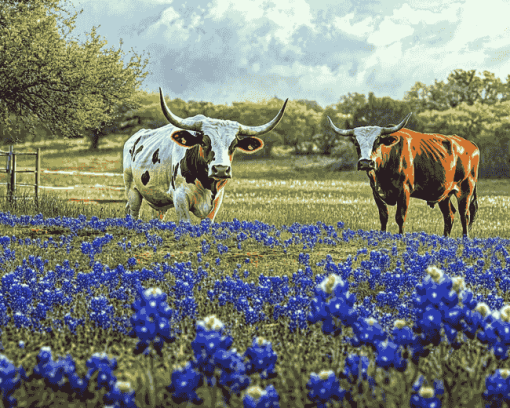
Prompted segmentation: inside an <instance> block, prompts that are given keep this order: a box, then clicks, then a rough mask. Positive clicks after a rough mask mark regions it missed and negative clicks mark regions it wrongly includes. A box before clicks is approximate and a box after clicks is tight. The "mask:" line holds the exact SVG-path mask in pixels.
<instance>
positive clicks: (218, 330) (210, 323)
mask: <svg viewBox="0 0 510 408" xmlns="http://www.w3.org/2000/svg"><path fill="white" fill-rule="evenodd" d="M223 328H224V325H223V323H222V322H221V321H220V320H219V319H217V318H216V316H214V315H212V316H208V317H206V318H205V319H204V320H199V321H198V322H197V328H196V330H197V334H196V337H195V339H194V340H193V341H192V342H191V348H192V350H193V353H194V355H195V360H194V361H193V363H192V364H193V368H196V369H198V370H199V371H200V372H202V373H203V374H204V375H205V376H206V378H207V382H208V384H209V386H212V385H213V381H212V376H213V374H214V369H215V366H216V362H215V359H214V355H215V353H216V351H218V350H228V349H230V347H231V346H232V343H233V339H232V337H230V336H223V335H222V333H223Z"/></svg>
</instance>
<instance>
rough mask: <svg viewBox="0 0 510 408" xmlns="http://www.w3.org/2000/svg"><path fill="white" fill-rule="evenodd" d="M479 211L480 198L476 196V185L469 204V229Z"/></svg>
mask: <svg viewBox="0 0 510 408" xmlns="http://www.w3.org/2000/svg"><path fill="white" fill-rule="evenodd" d="M477 212H478V198H477V196H476V185H475V189H474V190H473V197H472V198H471V204H469V226H468V227H469V229H471V225H472V224H473V221H474V220H475V218H476V213H477Z"/></svg>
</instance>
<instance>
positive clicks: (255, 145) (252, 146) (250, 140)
mask: <svg viewBox="0 0 510 408" xmlns="http://www.w3.org/2000/svg"><path fill="white" fill-rule="evenodd" d="M236 147H237V148H239V149H241V150H242V151H243V152H244V153H248V154H251V153H255V152H256V151H258V150H260V149H262V148H263V147H264V142H263V141H262V140H261V139H259V138H258V137H245V138H243V139H240V140H239V142H237V146H236Z"/></svg>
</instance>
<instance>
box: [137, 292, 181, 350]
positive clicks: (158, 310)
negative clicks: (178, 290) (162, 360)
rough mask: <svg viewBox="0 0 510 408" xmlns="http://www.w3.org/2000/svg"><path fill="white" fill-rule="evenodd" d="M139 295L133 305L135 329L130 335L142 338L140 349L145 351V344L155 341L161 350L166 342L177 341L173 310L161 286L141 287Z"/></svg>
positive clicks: (157, 347)
mask: <svg viewBox="0 0 510 408" xmlns="http://www.w3.org/2000/svg"><path fill="white" fill-rule="evenodd" d="M138 295H139V299H137V300H136V301H135V302H134V303H133V305H132V306H131V308H132V310H133V311H134V312H135V313H134V314H133V316H131V319H130V321H131V324H132V325H133V329H132V331H131V332H130V334H129V335H130V336H131V337H138V338H139V339H140V341H139V344H138V349H137V350H138V351H144V350H145V348H144V346H148V344H149V343H150V342H154V343H153V345H154V348H155V349H156V351H158V352H161V348H162V346H163V344H164V343H165V342H166V343H172V342H174V341H175V336H173V335H172V334H171V327H170V319H171V318H172V317H173V310H172V309H171V308H170V307H169V306H168V304H167V303H166V297H167V296H166V293H163V292H162V291H161V289H159V288H155V289H154V288H151V289H147V290H145V291H143V290H141V289H139V290H138Z"/></svg>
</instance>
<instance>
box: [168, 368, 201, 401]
mask: <svg viewBox="0 0 510 408" xmlns="http://www.w3.org/2000/svg"><path fill="white" fill-rule="evenodd" d="M203 382H204V380H203V377H202V376H201V375H200V374H199V373H197V372H196V371H195V370H194V368H193V366H192V364H191V363H190V362H187V363H186V365H185V366H184V367H182V368H180V369H177V370H174V371H173V372H172V382H171V383H170V385H169V386H167V390H168V391H169V392H170V393H172V400H173V401H174V402H175V403H176V404H180V403H182V402H186V401H189V402H192V403H193V404H197V405H198V404H201V403H202V402H203V400H202V399H201V398H200V397H199V396H198V395H197V393H196V390H197V388H198V387H200V386H202V384H203Z"/></svg>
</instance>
